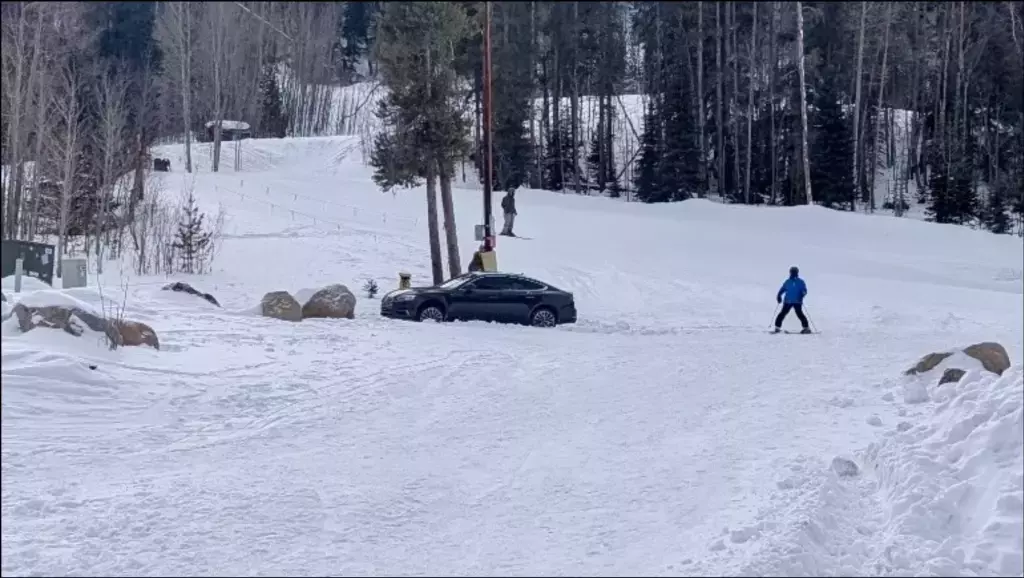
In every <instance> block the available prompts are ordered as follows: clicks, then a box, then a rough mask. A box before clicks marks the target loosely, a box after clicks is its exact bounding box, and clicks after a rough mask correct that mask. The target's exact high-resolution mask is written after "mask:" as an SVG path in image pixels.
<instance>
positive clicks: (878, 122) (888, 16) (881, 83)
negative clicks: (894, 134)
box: [869, 2, 893, 213]
mask: <svg viewBox="0 0 1024 578" xmlns="http://www.w3.org/2000/svg"><path fill="white" fill-rule="evenodd" d="M887 6H888V8H887V10H886V13H885V40H884V41H883V42H882V70H881V73H880V74H879V76H878V109H877V110H876V112H875V142H874V144H873V145H872V146H871V164H870V166H871V173H870V174H871V191H869V195H870V199H871V204H870V209H871V212H872V213H873V212H875V202H876V201H875V173H877V172H878V166H877V164H878V139H879V137H880V135H881V132H882V118H884V115H883V114H882V104H883V97H882V95H883V94H884V93H885V80H886V74H885V72H886V71H885V64H886V60H887V59H888V57H889V28H890V24H891V23H892V7H893V4H892V3H891V2H890V3H889V4H888V5H887Z"/></svg>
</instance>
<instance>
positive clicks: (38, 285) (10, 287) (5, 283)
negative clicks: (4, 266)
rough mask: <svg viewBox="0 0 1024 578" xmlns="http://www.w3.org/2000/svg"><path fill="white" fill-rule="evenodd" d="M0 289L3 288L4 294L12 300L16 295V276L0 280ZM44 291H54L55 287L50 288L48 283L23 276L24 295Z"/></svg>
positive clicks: (22, 287) (22, 289)
mask: <svg viewBox="0 0 1024 578" xmlns="http://www.w3.org/2000/svg"><path fill="white" fill-rule="evenodd" d="M0 287H2V288H3V291H4V294H6V295H7V297H8V298H10V297H11V294H12V293H14V275H8V276H7V277H4V278H3V279H2V280H0ZM44 289H53V287H50V286H49V285H47V284H46V283H44V282H43V281H41V280H39V279H36V278H35V277H29V276H28V275H22V276H21V291H22V292H23V293H25V292H29V291H39V290H44Z"/></svg>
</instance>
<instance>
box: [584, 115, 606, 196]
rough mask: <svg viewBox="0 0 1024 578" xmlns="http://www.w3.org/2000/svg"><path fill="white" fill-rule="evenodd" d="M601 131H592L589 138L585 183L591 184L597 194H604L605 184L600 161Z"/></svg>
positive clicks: (602, 164) (602, 165)
mask: <svg viewBox="0 0 1024 578" xmlns="http://www.w3.org/2000/svg"><path fill="white" fill-rule="evenodd" d="M602 148H604V147H603V146H602V144H601V130H596V131H594V134H593V135H591V137H590V153H588V154H587V182H589V183H591V184H592V185H593V186H594V187H595V188H596V189H597V190H598V191H599V192H602V193H603V192H604V189H605V186H606V184H607V183H606V182H605V179H606V177H607V175H605V171H604V163H602V162H601V160H602V152H603V151H602V150H601V149H602Z"/></svg>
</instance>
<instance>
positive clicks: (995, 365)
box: [964, 341, 1010, 375]
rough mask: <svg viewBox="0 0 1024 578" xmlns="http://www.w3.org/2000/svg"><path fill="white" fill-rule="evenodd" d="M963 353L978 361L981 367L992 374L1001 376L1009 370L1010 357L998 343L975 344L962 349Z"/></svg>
mask: <svg viewBox="0 0 1024 578" xmlns="http://www.w3.org/2000/svg"><path fill="white" fill-rule="evenodd" d="M964 353H966V354H967V355H969V356H971V357H973V358H974V359H977V360H978V361H980V362H981V366H982V367H984V368H985V369H986V370H987V371H991V372H992V373H996V374H999V375H1002V374H1003V372H1004V371H1006V370H1007V369H1010V356H1009V354H1007V353H1006V348H1005V347H1003V346H1002V345H1000V344H998V343H995V342H992V341H985V342H982V343H975V344H974V345H972V346H970V347H967V348H964Z"/></svg>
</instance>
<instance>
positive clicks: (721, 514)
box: [2, 139, 1024, 575]
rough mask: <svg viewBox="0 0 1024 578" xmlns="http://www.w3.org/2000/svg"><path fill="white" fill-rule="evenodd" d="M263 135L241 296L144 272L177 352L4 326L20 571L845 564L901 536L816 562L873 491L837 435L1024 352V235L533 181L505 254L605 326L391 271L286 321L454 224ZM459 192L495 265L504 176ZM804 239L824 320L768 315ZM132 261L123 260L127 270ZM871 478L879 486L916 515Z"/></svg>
mask: <svg viewBox="0 0 1024 578" xmlns="http://www.w3.org/2000/svg"><path fill="white" fill-rule="evenodd" d="M244 147H245V148H243V153H244V154H243V160H244V162H243V167H244V168H245V170H244V171H243V172H241V173H237V174H235V173H231V172H224V173H221V174H210V173H207V172H200V173H198V174H197V175H196V177H195V192H196V195H197V197H198V198H199V200H200V202H201V203H202V204H203V205H204V207H206V208H209V207H215V206H216V204H217V203H223V204H224V205H225V207H226V208H227V210H228V214H229V221H228V223H227V230H226V233H227V235H228V236H227V239H226V240H225V242H224V246H223V248H222V250H221V254H220V255H219V257H218V261H217V269H218V270H217V271H216V272H215V273H213V274H211V275H209V276H205V277H202V278H194V279H185V280H188V281H189V282H191V283H193V284H194V285H196V286H197V288H200V289H201V290H203V291H209V292H211V293H212V294H213V295H214V296H215V297H217V299H218V300H219V301H220V302H221V303H222V304H223V305H224V308H223V309H218V308H216V307H214V306H212V305H210V304H208V303H206V302H205V301H203V300H201V299H197V298H194V297H191V296H187V295H179V294H171V293H169V292H163V291H160V290H159V289H160V285H161V284H162V283H165V282H166V280H164V279H146V278H141V279H140V278H132V277H130V276H125V280H126V281H128V282H129V289H128V293H129V295H128V299H127V311H126V317H127V318H130V319H136V320H139V321H143V322H145V323H148V324H149V325H151V326H153V327H154V328H156V330H157V332H158V333H159V335H160V338H161V343H162V349H161V351H159V352H157V351H152V350H148V349H138V348H122V349H120V350H118V351H116V352H109V351H106V350H104V349H102V348H100V347H97V346H96V344H94V343H89V342H88V341H87V340H84V339H78V340H76V339H74V338H72V337H70V336H66V335H64V334H61V333H58V332H46V331H43V330H37V331H33V332H31V333H28V334H25V335H19V334H18V333H17V329H16V328H15V327H14V326H12V324H11V322H8V323H5V324H4V327H3V331H4V334H3V450H2V451H3V484H2V486H3V490H2V491H3V521H4V523H3V527H2V537H3V543H4V548H3V561H2V570H3V573H4V574H5V575H6V574H28V573H33V574H60V575H65V574H111V575H126V574H131V575H169V574H203V575H210V574H244V575H250V574H251V575H300V574H301V575H335V574H345V575H371V574H400V575H426V574H445V575H466V574H475V575H480V574H500V575H528V574H532V575H537V574H542V573H543V574H587V575H592V574H602V575H610V574H641V575H678V574H702V575H715V574H719V573H722V572H727V573H733V574H735V573H738V572H742V571H743V570H744V569H750V568H754V569H763V570H764V572H767V573H785V572H796V573H798V574H799V573H805V574H812V573H813V571H812V570H814V571H824V572H836V573H838V572H840V571H841V570H843V569H845V568H846V567H847V565H848V564H849V563H850V562H851V561H859V560H869V559H871V556H873V555H874V553H875V552H876V550H875V549H874V548H875V546H878V551H884V542H883V541H882V540H884V532H882V531H880V530H879V531H877V532H875V533H873V534H872V535H871V536H869V537H867V538H864V541H866V542H867V545H866V546H863V555H862V557H860V558H857V557H854V558H848V559H845V560H844V559H843V558H842V557H841V555H840V554H837V553H836V552H831V551H829V549H828V548H822V549H820V550H808V552H809V554H808V555H809V556H812V557H813V564H805V565H803V566H800V565H798V564H793V563H790V562H787V561H786V558H785V556H786V555H788V554H786V553H787V552H788V551H789V550H788V549H789V548H791V547H795V546H797V545H800V544H802V543H803V542H801V540H802V537H801V536H802V535H797V536H796V537H794V535H793V534H792V528H794V527H800V524H801V521H802V520H804V519H805V518H804V517H803V516H811V517H812V518H813V517H814V516H816V515H830V516H831V515H840V514H842V509H835V508H833V509H832V510H828V511H826V513H825V514H821V511H820V510H816V509H815V508H817V507H818V506H816V504H815V502H814V501H813V499H812V498H813V495H814V493H813V489H812V488H813V487H814V485H813V484H814V483H815V480H818V479H824V478H821V476H824V475H825V474H826V473H827V469H828V464H829V462H830V461H831V460H832V458H833V457H834V456H837V455H852V454H854V453H855V452H857V451H858V450H863V449H865V448H867V447H868V446H869V445H870V444H872V443H874V442H876V440H877V439H878V436H879V434H880V431H882V430H880V428H879V426H878V425H874V424H878V423H882V424H883V429H885V430H888V429H891V428H892V427H894V425H895V424H896V423H897V422H898V421H899V420H901V419H919V421H920V422H921V423H923V420H925V419H926V418H927V416H925V415H923V414H921V415H911V416H909V417H903V416H900V412H904V413H906V410H905V408H903V407H902V406H900V404H898V403H893V402H892V401H891V399H892V398H891V396H889V397H888V398H887V397H886V392H887V391H890V390H891V389H892V388H894V387H896V385H894V382H893V379H894V376H897V375H899V373H900V371H901V370H902V369H905V367H906V366H908V365H909V364H911V363H912V362H913V361H914V360H916V359H917V358H918V357H919V356H920V355H922V354H923V353H927V352H929V351H933V350H941V349H947V348H950V347H953V346H956V345H966V344H969V343H972V342H976V341H982V340H996V341H1000V342H1002V343H1004V344H1005V345H1006V346H1007V348H1008V349H1009V350H1010V353H1011V356H1012V358H1013V360H1014V362H1015V363H1017V364H1019V363H1020V355H1021V351H1022V331H1021V327H1020V324H1019V322H1016V321H1015V320H1019V319H1020V318H1021V315H1022V313H1024V311H1022V305H1021V293H1022V289H1021V260H1022V250H1021V246H1020V243H1019V240H1016V239H1012V238H1001V237H996V236H994V235H990V234H987V233H980V232H975V231H970V230H966V229H963V228H958V227H945V226H938V225H931V224H926V223H918V222H909V221H901V220H898V219H885V218H869V217H864V216H861V215H848V214H840V213H833V212H830V211H826V210H824V209H817V208H794V209H766V208H751V207H731V206H720V205H714V204H711V203H706V202H697V201H691V202H685V203H681V204H678V205H671V206H665V205H662V206H643V205H635V204H625V203H621V202H617V201H611V200H606V199H592V198H581V197H577V196H574V195H558V194H554V193H545V192H540V191H521V192H520V193H518V194H517V205H518V209H519V213H520V215H519V219H518V222H517V227H519V228H521V230H522V231H523V232H524V234H529V235H530V236H532V237H536V239H535V240H533V241H531V242H529V243H518V242H516V241H514V240H513V241H506V240H504V239H503V238H499V240H498V261H499V266H500V267H501V268H502V269H504V270H510V271H521V272H523V273H526V274H528V275H533V276H536V277H538V278H540V279H543V280H546V281H550V282H551V283H553V284H555V285H557V286H560V287H562V288H564V289H567V290H570V291H573V292H574V293H575V295H576V300H577V307H578V308H579V310H580V322H579V323H577V324H576V325H574V326H566V327H560V328H557V329H554V330H539V329H534V328H528V327H512V326H498V325H488V324H480V323H457V324H446V325H440V326H438V325H433V324H414V323H403V322H394V321H388V320H384V319H381V318H380V317H379V316H378V314H377V308H378V307H379V301H377V300H369V299H365V298H361V299H360V301H359V303H358V305H357V311H356V319H354V320H352V321H344V322H339V321H332V320H306V321H303V322H302V323H298V324H290V323H285V322H280V321H275V320H272V319H266V318H261V317H258V316H254V315H252V314H251V308H252V307H253V306H254V305H255V304H256V303H258V301H259V298H260V297H261V296H262V295H263V294H264V293H265V292H267V291H272V290H281V289H286V290H289V291H291V292H292V293H293V294H294V293H296V292H298V291H299V290H302V289H306V288H317V287H320V286H323V285H325V284H327V283H336V282H343V283H345V284H347V285H348V286H349V287H351V288H352V289H353V290H356V289H357V288H358V287H359V286H360V285H361V284H362V282H363V280H365V279H366V278H371V277H372V278H375V279H377V280H378V282H379V283H380V285H381V288H382V290H383V291H386V290H388V289H390V288H392V287H394V285H395V283H396V276H397V272H398V271H399V270H407V271H410V272H411V273H413V276H414V281H418V282H421V283H422V282H424V281H425V280H426V279H428V278H429V269H428V265H429V257H428V254H427V251H426V243H425V242H424V241H425V239H426V224H425V222H424V221H425V219H422V218H421V213H422V209H423V202H422V197H421V195H420V194H418V193H419V191H402V192H399V193H398V194H397V195H384V194H381V193H380V192H379V191H378V190H376V189H375V187H374V186H373V184H372V182H371V181H370V180H369V179H368V173H369V171H368V169H366V168H365V167H362V166H361V165H359V164H358V163H357V159H354V158H351V157H352V153H351V151H353V150H355V149H354V147H353V141H351V140H346V139H304V140H289V139H284V140H281V141H258V140H257V141H245V145H244ZM346 151H348V152H347V153H346ZM346 154H347V155H348V156H346ZM246 155H248V156H246ZM166 156H169V157H171V158H172V163H173V166H174V167H180V166H181V163H180V162H178V161H177V159H176V158H175V157H174V151H173V150H172V151H171V153H170V154H167V155H166ZM196 156H197V158H203V157H202V155H201V154H197V155H196ZM260 163H263V164H260ZM176 170H177V169H176ZM203 170H205V169H203ZM164 178H165V186H166V187H167V189H168V190H169V191H177V190H178V188H179V187H180V184H181V182H184V181H188V180H191V177H185V176H184V175H183V174H182V173H180V172H172V173H169V174H167V175H166V176H165V177H164ZM456 203H457V208H458V218H459V223H458V224H459V231H460V233H461V235H460V239H461V250H462V254H463V256H464V260H466V261H468V258H469V256H470V255H471V254H472V248H473V247H474V245H475V243H474V242H472V236H471V233H472V226H473V224H474V223H475V222H476V219H477V217H478V213H479V211H478V206H479V192H478V191H472V190H457V191H456ZM794 264H796V265H799V266H800V268H801V271H802V274H803V276H804V278H805V279H806V280H807V283H808V288H809V295H808V300H807V303H808V308H807V312H808V314H809V315H810V317H811V320H812V321H813V322H814V323H815V324H816V325H817V326H818V327H819V329H821V330H822V333H821V334H819V335H811V336H806V339H796V338H793V339H788V338H784V337H780V336H774V335H770V334H768V333H767V330H768V329H769V327H770V323H771V321H772V320H771V319H770V318H769V316H770V314H771V313H772V309H773V307H774V301H773V298H774V294H775V291H776V290H777V288H778V285H779V283H781V281H782V280H783V279H784V278H785V275H786V271H787V269H788V267H789V266H790V265H794ZM120 280H121V276H120V274H119V273H118V272H117V268H116V267H115V266H110V265H108V267H107V275H106V276H105V283H104V291H105V292H106V293H107V294H108V296H109V295H110V294H114V296H115V298H117V297H116V295H117V287H118V285H119V281H120ZM5 293H7V294H8V295H10V293H9V291H8V290H6V289H5ZM71 293H73V294H74V295H75V296H76V298H79V299H82V300H83V301H87V302H92V303H94V304H95V303H97V302H98V300H99V296H98V293H97V292H96V291H95V290H94V289H82V290H74V291H72V292H71ZM787 322H788V323H787V328H790V329H793V328H795V327H796V325H795V323H796V322H795V320H793V319H787ZM789 323H793V324H794V325H793V326H790V325H789ZM90 364H92V365H95V366H97V369H96V370H89V369H88V368H87V366H88V365H90ZM1018 374H1019V372H1018ZM985 383H988V382H985ZM894 447H895V446H894ZM892 451H896V450H892ZM1018 453H1019V452H1018ZM887 455H888V454H887ZM794 472H798V473H799V472H803V474H802V476H797V477H796V478H794ZM786 483H789V484H791V485H793V484H795V485H796V487H799V488H803V490H801V491H800V492H798V493H796V494H793V493H789V494H786V495H784V496H781V497H780V495H779V488H780V484H783V485H785V484H786ZM861 483H865V484H867V483H870V480H869V478H868V476H867V475H866V476H865V477H864V478H863V481H862V482H861ZM865 492H866V493H864V494H863V496H864V497H863V499H857V500H852V501H850V502H848V503H849V504H850V505H849V507H848V508H847V509H848V510H849V511H851V512H853V513H854V514H856V515H859V516H865V517H867V518H870V519H877V518H880V517H884V514H885V512H886V511H887V509H886V508H887V507H888V505H887V502H886V501H885V500H882V499H881V498H877V497H876V496H877V495H878V493H877V492H875V493H872V492H871V491H866V490H865ZM858 495H860V494H858ZM793 500H795V501H793ZM808 512H810V514H808ZM841 528H845V526H841ZM823 531H825V532H826V533H827V532H828V528H827V527H826V529H825V530H823ZM834 533H835V535H834V536H826V539H825V542H826V543H828V540H833V541H835V540H839V539H845V537H846V534H845V533H842V531H841V530H836V531H835V532H834ZM723 536H724V537H725V539H724V540H723ZM899 553H900V552H897V554H899ZM890 554H892V551H890ZM847 555H850V554H847ZM953 558H955V556H954V557H953ZM953 558H951V559H953ZM968 558H969V556H968ZM908 560H911V561H912V562H915V563H917V562H918V561H915V560H913V559H910V558H908ZM1011 561H1012V553H1011ZM922 564H923V563H922ZM993 564H996V562H993ZM962 567H963V568H970V567H969V564H967V562H965V563H964V565H963V566H962ZM993 567H996V566H993ZM889 568H890V569H892V570H893V571H894V572H896V573H900V572H901V571H904V570H906V569H905V568H903V567H901V566H900V565H899V564H891V565H890V566H889ZM908 568H909V569H910V570H911V571H912V572H913V571H918V570H924V568H917V567H914V566H913V565H910V566H909V567H908ZM874 571H875V569H874V568H873V567H869V566H866V565H865V566H860V567H856V572H860V573H864V574H871V573H872V572H874ZM912 572H911V573H912Z"/></svg>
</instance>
